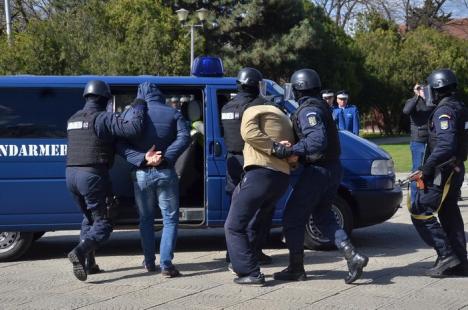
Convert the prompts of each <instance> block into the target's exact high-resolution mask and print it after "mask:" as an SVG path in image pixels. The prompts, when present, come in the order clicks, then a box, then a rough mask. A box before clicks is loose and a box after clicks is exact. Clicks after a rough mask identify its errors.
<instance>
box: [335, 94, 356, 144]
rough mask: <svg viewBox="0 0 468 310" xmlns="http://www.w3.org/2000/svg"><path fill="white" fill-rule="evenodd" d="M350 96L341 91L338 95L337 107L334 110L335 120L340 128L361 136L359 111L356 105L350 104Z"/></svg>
mask: <svg viewBox="0 0 468 310" xmlns="http://www.w3.org/2000/svg"><path fill="white" fill-rule="evenodd" d="M348 100H349V94H348V92H347V91H345V90H340V91H339V92H338V93H337V95H336V102H337V106H335V107H334V109H333V119H334V120H335V121H336V124H337V125H338V128H339V129H341V130H347V131H350V132H352V133H354V134H355V135H357V136H358V135H359V111H358V108H357V107H356V106H355V105H352V104H348Z"/></svg>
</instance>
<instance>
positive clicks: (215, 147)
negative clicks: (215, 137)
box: [210, 141, 223, 157]
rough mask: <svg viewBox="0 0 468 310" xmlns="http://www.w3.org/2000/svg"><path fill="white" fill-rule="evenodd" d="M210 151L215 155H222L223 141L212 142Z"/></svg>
mask: <svg viewBox="0 0 468 310" xmlns="http://www.w3.org/2000/svg"><path fill="white" fill-rule="evenodd" d="M210 151H211V154H213V155H214V156H217V157H218V156H221V155H222V154H223V149H222V147H221V143H219V141H214V142H211V147H210Z"/></svg>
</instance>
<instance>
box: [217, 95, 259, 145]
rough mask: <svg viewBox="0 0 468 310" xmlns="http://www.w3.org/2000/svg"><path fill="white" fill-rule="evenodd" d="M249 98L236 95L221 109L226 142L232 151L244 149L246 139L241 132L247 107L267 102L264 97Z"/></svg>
mask: <svg viewBox="0 0 468 310" xmlns="http://www.w3.org/2000/svg"><path fill="white" fill-rule="evenodd" d="M245 99H248V98H245V97H243V98H238V97H235V98H234V99H232V100H231V101H229V102H228V103H226V104H225V105H224V106H223V108H222V109H221V124H222V126H223V131H224V143H225V144H226V148H227V150H228V152H230V153H242V150H243V149H244V140H242V136H241V133H240V127H241V122H242V115H243V114H244V111H245V110H247V108H249V107H251V106H254V105H261V104H265V102H266V100H265V99H263V98H262V97H255V98H253V99H251V100H245Z"/></svg>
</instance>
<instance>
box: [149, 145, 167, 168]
mask: <svg viewBox="0 0 468 310" xmlns="http://www.w3.org/2000/svg"><path fill="white" fill-rule="evenodd" d="M145 160H146V165H147V166H152V167H156V166H158V165H159V164H160V163H161V162H162V161H163V155H162V152H161V151H156V146H154V145H153V146H152V147H151V148H150V149H149V150H148V151H147V152H146V154H145Z"/></svg>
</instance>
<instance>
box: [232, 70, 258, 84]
mask: <svg viewBox="0 0 468 310" xmlns="http://www.w3.org/2000/svg"><path fill="white" fill-rule="evenodd" d="M261 80H263V75H262V73H261V72H260V71H258V70H257V69H254V68H248V67H246V68H242V69H240V70H239V73H238V74H237V83H239V84H240V85H246V86H258V85H259V84H258V83H260V81H261Z"/></svg>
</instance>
